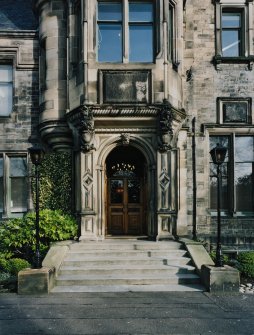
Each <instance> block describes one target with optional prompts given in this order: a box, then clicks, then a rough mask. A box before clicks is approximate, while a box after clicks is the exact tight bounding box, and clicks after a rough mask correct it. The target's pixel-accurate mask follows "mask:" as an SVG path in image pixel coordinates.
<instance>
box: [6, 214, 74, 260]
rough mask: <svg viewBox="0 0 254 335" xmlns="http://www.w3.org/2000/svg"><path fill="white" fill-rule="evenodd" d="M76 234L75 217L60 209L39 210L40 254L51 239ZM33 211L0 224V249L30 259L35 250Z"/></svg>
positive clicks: (72, 236)
mask: <svg viewBox="0 0 254 335" xmlns="http://www.w3.org/2000/svg"><path fill="white" fill-rule="evenodd" d="M76 235H77V223H76V221H75V219H74V218H73V217H72V216H70V215H68V214H64V213H63V212H62V211H60V210H55V211H52V210H46V209H45V210H42V211H40V251H41V254H42V256H44V255H45V253H46V252H47V250H48V249H49V246H50V243H51V242H53V241H63V240H67V239H73V238H75V237H76ZM35 247H36V239H35V213H28V214H27V215H25V216H24V217H23V218H18V219H11V220H8V221H7V222H5V223H3V224H2V225H1V226H0V249H1V250H5V251H6V253H9V255H11V256H12V257H18V258H24V259H26V260H28V261H31V260H32V257H33V255H34V252H35Z"/></svg>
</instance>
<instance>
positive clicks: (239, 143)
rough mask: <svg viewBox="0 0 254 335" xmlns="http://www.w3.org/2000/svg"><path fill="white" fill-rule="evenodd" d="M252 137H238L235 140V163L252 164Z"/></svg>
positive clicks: (253, 158) (253, 138)
mask: <svg viewBox="0 0 254 335" xmlns="http://www.w3.org/2000/svg"><path fill="white" fill-rule="evenodd" d="M253 141H254V137H252V136H241V137H240V136H239V137H236V138H235V161H236V162H247V161H249V162H254V143H253Z"/></svg>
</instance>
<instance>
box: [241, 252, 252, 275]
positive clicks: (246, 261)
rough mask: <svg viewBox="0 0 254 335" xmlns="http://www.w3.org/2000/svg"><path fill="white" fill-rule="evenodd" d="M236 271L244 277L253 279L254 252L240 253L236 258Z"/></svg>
mask: <svg viewBox="0 0 254 335" xmlns="http://www.w3.org/2000/svg"><path fill="white" fill-rule="evenodd" d="M237 261H238V263H239V265H238V269H239V271H240V272H241V274H243V275H244V276H245V277H249V278H254V251H246V252H242V253H240V254H239V255H238V256H237Z"/></svg>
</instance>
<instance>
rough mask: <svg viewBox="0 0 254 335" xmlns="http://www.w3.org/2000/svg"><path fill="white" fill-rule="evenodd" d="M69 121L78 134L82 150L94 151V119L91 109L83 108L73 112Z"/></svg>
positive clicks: (88, 107) (69, 116)
mask: <svg viewBox="0 0 254 335" xmlns="http://www.w3.org/2000/svg"><path fill="white" fill-rule="evenodd" d="M67 119H68V122H69V123H70V124H71V125H72V126H73V127H74V129H75V130H76V131H77V133H78V136H79V146H80V150H81V151H83V152H89V151H90V150H94V149H95V146H94V118H93V112H92V109H91V107H90V106H85V105H84V106H81V107H79V108H77V109H75V110H74V111H73V112H71V113H70V114H69V115H68V116H67Z"/></svg>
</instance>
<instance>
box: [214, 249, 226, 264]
mask: <svg viewBox="0 0 254 335" xmlns="http://www.w3.org/2000/svg"><path fill="white" fill-rule="evenodd" d="M210 257H211V258H212V260H213V261H214V262H215V261H216V251H215V250H213V251H211V252H210ZM222 260H223V263H224V264H228V263H229V257H228V256H227V255H222Z"/></svg>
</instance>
